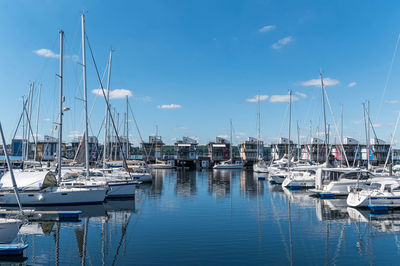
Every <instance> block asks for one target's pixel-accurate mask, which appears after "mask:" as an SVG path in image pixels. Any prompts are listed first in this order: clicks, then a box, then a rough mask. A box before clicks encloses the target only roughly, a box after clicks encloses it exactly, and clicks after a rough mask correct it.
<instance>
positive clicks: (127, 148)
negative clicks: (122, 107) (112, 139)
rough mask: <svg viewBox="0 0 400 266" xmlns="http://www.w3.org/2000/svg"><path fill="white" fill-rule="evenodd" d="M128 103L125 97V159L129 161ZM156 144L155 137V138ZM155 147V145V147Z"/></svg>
mask: <svg viewBox="0 0 400 266" xmlns="http://www.w3.org/2000/svg"><path fill="white" fill-rule="evenodd" d="M128 107H129V102H128V95H127V96H126V158H127V159H128V160H129V151H130V149H129V115H128V114H129V112H128ZM156 143H157V137H156ZM156 146H157V145H156Z"/></svg>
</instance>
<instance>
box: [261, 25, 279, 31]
mask: <svg viewBox="0 0 400 266" xmlns="http://www.w3.org/2000/svg"><path fill="white" fill-rule="evenodd" d="M275 28H276V26H275V25H265V26H264V27H262V28H261V29H259V30H258V31H259V32H263V33H264V32H269V31H271V30H274V29H275Z"/></svg>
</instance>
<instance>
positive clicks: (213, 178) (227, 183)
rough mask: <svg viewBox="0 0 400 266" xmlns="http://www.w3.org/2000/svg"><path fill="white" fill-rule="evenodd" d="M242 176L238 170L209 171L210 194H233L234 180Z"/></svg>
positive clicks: (219, 195)
mask: <svg viewBox="0 0 400 266" xmlns="http://www.w3.org/2000/svg"><path fill="white" fill-rule="evenodd" d="M239 176H240V171H237V170H228V169H227V170H213V171H209V173H208V194H210V195H214V196H215V197H217V198H221V197H228V196H230V194H231V187H232V182H233V179H235V177H239Z"/></svg>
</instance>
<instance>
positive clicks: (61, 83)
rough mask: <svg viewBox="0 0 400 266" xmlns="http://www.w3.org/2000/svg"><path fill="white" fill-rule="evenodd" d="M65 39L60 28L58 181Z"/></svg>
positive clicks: (60, 153)
mask: <svg viewBox="0 0 400 266" xmlns="http://www.w3.org/2000/svg"><path fill="white" fill-rule="evenodd" d="M63 41H64V32H63V31H62V30H60V74H59V75H58V77H59V78H60V113H59V118H58V121H59V127H58V150H57V151H58V153H57V158H58V183H60V182H61V156H62V120H63V111H64V110H63V102H64V96H63Z"/></svg>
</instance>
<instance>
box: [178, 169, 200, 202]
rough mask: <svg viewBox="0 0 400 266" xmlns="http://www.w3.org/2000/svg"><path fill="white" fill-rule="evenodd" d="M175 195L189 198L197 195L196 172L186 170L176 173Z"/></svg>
mask: <svg viewBox="0 0 400 266" xmlns="http://www.w3.org/2000/svg"><path fill="white" fill-rule="evenodd" d="M175 193H176V195H178V196H182V197H189V196H193V195H196V172H195V171H186V170H184V169H181V170H178V171H176V187H175Z"/></svg>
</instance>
